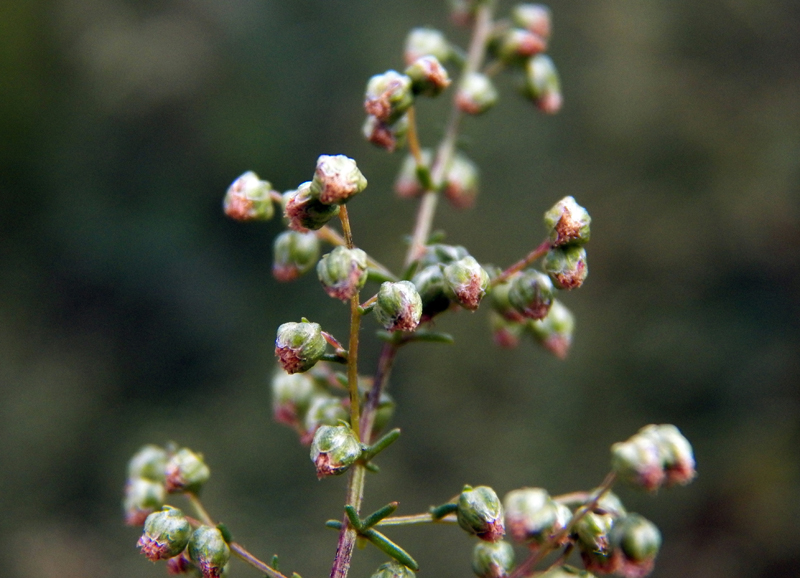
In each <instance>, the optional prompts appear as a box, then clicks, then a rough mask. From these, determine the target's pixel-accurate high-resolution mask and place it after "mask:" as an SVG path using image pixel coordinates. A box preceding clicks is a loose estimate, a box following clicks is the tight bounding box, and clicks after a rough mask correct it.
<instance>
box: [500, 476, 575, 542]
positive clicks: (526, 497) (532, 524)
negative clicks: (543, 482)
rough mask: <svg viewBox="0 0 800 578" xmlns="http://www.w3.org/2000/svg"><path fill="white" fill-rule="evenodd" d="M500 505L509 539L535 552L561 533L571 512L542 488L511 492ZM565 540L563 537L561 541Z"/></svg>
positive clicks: (565, 537) (566, 537) (566, 538)
mask: <svg viewBox="0 0 800 578" xmlns="http://www.w3.org/2000/svg"><path fill="white" fill-rule="evenodd" d="M503 502H504V504H505V509H506V521H507V523H508V531H509V532H510V533H511V537H512V538H513V539H514V541H516V542H517V543H520V544H527V545H528V546H529V547H530V548H531V549H534V550H535V549H538V548H539V547H540V546H542V545H544V544H546V543H549V542H551V541H552V540H553V539H554V538H555V537H556V536H557V535H559V534H561V533H562V532H563V531H564V529H565V528H566V527H567V525H568V524H569V522H570V520H571V519H572V512H571V511H570V509H569V508H568V507H566V506H565V505H563V504H560V503H558V502H556V501H555V500H553V498H551V497H550V495H549V494H548V493H547V491H546V490H544V489H542V488H522V489H519V490H513V491H511V492H509V493H508V494H506V497H505V499H504V500H503ZM566 540H568V536H566V535H565V536H563V540H562V541H563V542H564V543H566Z"/></svg>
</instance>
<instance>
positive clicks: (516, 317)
mask: <svg viewBox="0 0 800 578" xmlns="http://www.w3.org/2000/svg"><path fill="white" fill-rule="evenodd" d="M518 275H519V273H517V274H515V275H514V276H512V277H511V278H510V280H507V281H504V282H503V283H499V284H497V285H495V286H494V287H492V292H491V293H489V302H490V303H491V304H492V309H494V311H495V312H496V313H497V314H498V315H500V316H502V317H503V318H504V319H505V320H506V321H515V322H518V323H521V322H524V321H525V317H523V316H522V314H521V313H520V312H519V311H517V310H516V309H515V308H514V306H513V305H511V301H510V300H509V297H508V295H509V293H510V292H511V282H512V281H513V280H514V278H515V277H516V276H518ZM489 276H490V277H491V274H490V275H489Z"/></svg>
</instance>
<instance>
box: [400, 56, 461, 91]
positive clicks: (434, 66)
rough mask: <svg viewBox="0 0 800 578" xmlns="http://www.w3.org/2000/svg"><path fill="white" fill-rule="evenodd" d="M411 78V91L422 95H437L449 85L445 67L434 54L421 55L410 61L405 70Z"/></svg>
mask: <svg viewBox="0 0 800 578" xmlns="http://www.w3.org/2000/svg"><path fill="white" fill-rule="evenodd" d="M405 73H406V76H408V77H409V78H410V79H411V91H412V92H413V93H414V94H419V95H422V96H429V97H434V96H439V95H440V94H441V93H442V91H443V90H444V89H445V88H447V87H448V86H450V76H449V75H448V74H447V69H446V68H445V67H444V66H442V64H441V62H439V60H438V59H437V58H436V57H435V56H422V57H420V58H418V59H416V60H415V61H414V62H412V63H411V64H410V65H409V67H408V68H406V70H405Z"/></svg>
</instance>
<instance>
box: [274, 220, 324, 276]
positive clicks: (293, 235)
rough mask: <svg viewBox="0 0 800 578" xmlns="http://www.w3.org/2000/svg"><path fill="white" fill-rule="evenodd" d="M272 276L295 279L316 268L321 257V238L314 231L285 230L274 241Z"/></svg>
mask: <svg viewBox="0 0 800 578" xmlns="http://www.w3.org/2000/svg"><path fill="white" fill-rule="evenodd" d="M272 247H273V255H274V258H273V261H272V276H273V277H275V279H277V280H278V281H293V280H294V279H297V278H298V277H299V276H300V275H303V274H304V273H307V272H308V271H310V270H311V269H313V268H314V265H316V263H317V259H319V239H317V236H316V235H315V234H314V233H299V232H297V231H284V232H283V233H281V234H280V235H278V236H277V237H275V241H274V242H273V245H272Z"/></svg>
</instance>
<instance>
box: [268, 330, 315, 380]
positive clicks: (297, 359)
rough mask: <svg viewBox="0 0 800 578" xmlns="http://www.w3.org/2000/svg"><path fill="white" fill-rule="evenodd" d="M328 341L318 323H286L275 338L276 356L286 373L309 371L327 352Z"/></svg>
mask: <svg viewBox="0 0 800 578" xmlns="http://www.w3.org/2000/svg"><path fill="white" fill-rule="evenodd" d="M325 347H326V341H325V338H324V337H323V336H322V328H321V327H320V326H319V324H318V323H310V322H308V321H301V322H300V323H294V322H289V323H284V324H283V325H281V326H280V327H278V335H277V337H276V338H275V356H276V357H277V358H278V361H279V362H280V364H281V367H283V370H284V371H285V372H286V373H302V372H304V371H308V370H309V369H311V368H312V367H314V365H315V364H316V363H317V362H318V361H319V360H320V359H321V358H322V355H323V354H324V353H325Z"/></svg>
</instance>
